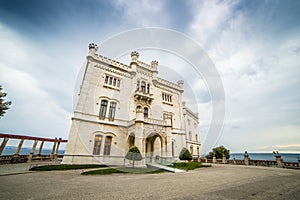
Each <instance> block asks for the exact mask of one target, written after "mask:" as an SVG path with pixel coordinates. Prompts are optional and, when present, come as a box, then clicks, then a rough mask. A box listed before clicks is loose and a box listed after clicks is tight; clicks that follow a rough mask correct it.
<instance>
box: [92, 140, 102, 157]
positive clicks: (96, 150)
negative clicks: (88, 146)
mask: <svg viewBox="0 0 300 200" xmlns="http://www.w3.org/2000/svg"><path fill="white" fill-rule="evenodd" d="M101 142H102V136H101V135H96V136H95V142H94V150H93V154H94V155H100V148H101Z"/></svg>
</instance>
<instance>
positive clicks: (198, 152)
mask: <svg viewBox="0 0 300 200" xmlns="http://www.w3.org/2000/svg"><path fill="white" fill-rule="evenodd" d="M197 155H198V156H200V148H199V147H197Z"/></svg>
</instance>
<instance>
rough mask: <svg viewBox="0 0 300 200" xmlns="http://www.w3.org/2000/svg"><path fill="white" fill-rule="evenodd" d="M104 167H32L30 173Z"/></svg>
mask: <svg viewBox="0 0 300 200" xmlns="http://www.w3.org/2000/svg"><path fill="white" fill-rule="evenodd" d="M103 167H107V166H106V165H43V166H34V167H32V168H30V169H29V170H30V171H54V170H73V169H90V168H103Z"/></svg>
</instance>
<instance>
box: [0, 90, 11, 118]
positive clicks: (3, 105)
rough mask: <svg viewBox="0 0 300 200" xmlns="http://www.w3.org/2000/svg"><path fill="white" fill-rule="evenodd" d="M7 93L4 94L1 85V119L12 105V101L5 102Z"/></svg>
mask: <svg viewBox="0 0 300 200" xmlns="http://www.w3.org/2000/svg"><path fill="white" fill-rule="evenodd" d="M6 95H7V94H6V93H5V92H2V86H1V85H0V119H1V117H3V116H4V114H5V113H6V110H8V109H9V106H10V105H11V101H5V99H4V97H6Z"/></svg>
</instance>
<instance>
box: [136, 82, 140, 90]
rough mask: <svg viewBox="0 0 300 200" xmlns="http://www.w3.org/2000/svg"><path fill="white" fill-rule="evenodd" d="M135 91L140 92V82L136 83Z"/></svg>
mask: <svg viewBox="0 0 300 200" xmlns="http://www.w3.org/2000/svg"><path fill="white" fill-rule="evenodd" d="M136 90H137V91H139V90H140V81H137V82H136Z"/></svg>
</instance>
